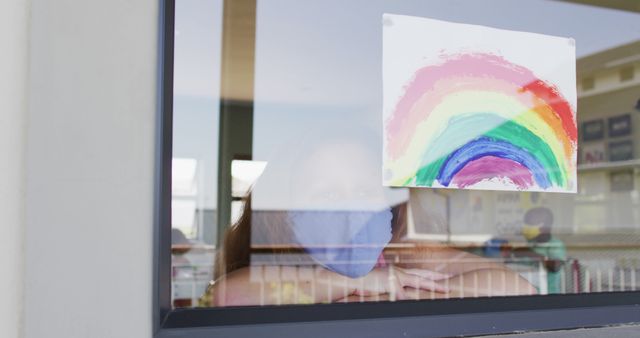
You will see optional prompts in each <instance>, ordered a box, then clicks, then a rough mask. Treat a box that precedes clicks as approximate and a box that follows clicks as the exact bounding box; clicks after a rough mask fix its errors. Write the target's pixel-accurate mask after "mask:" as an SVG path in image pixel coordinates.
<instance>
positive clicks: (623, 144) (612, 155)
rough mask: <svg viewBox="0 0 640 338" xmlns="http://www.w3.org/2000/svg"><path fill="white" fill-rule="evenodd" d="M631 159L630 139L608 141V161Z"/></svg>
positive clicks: (631, 146)
mask: <svg viewBox="0 0 640 338" xmlns="http://www.w3.org/2000/svg"><path fill="white" fill-rule="evenodd" d="M632 159H633V142H631V140H627V141H619V142H611V143H609V161H611V162H615V161H628V160H632Z"/></svg>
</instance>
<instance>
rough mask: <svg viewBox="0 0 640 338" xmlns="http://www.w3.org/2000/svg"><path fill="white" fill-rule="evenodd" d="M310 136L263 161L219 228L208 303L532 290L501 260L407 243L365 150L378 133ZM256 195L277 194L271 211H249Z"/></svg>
mask: <svg viewBox="0 0 640 338" xmlns="http://www.w3.org/2000/svg"><path fill="white" fill-rule="evenodd" d="M333 129H335V128H333ZM334 132H335V131H334ZM318 139H319V140H320V142H316V143H315V144H306V143H305V142H301V143H303V144H301V145H300V146H299V149H298V151H297V152H296V151H289V152H288V154H289V155H290V154H293V155H292V156H293V157H294V159H293V160H292V161H289V162H287V161H285V160H274V161H270V164H269V165H268V166H267V169H266V170H265V173H264V174H263V175H262V176H261V178H260V180H261V181H259V182H258V183H257V184H256V186H255V187H254V190H253V192H252V196H251V197H249V198H247V201H246V203H245V209H244V212H243V214H242V216H241V218H240V220H239V221H238V222H237V223H236V224H235V225H234V226H232V227H231V228H230V229H229V230H228V231H227V233H226V236H225V238H224V243H223V250H222V252H221V254H219V255H218V256H217V259H218V261H217V263H216V269H217V271H216V272H215V276H216V278H217V279H216V280H215V282H212V283H211V285H210V287H209V289H208V292H207V294H206V295H205V297H204V298H205V299H206V300H207V301H208V304H209V305H215V306H228V305H259V304H262V305H267V304H291V303H330V302H337V301H345V302H352V301H369V300H372V301H376V300H402V299H423V298H448V297H466V296H488V295H516V294H532V293H535V292H536V291H535V289H534V288H533V287H531V285H530V284H529V283H528V282H527V281H526V280H524V279H522V278H521V277H520V276H519V275H517V274H516V273H514V272H512V271H510V270H509V269H507V268H506V267H505V266H503V265H501V264H496V263H494V262H491V261H489V260H487V259H483V258H481V257H479V256H475V255H472V254H470V253H467V252H464V251H461V250H456V249H453V248H449V247H446V246H444V245H432V246H427V245H425V244H424V243H412V242H409V241H407V240H406V236H405V234H406V227H407V222H406V214H407V205H406V202H397V201H396V202H395V203H396V204H393V203H394V202H390V201H391V200H392V199H390V198H389V196H388V195H387V192H388V188H384V187H383V186H382V184H381V183H380V182H381V181H382V177H381V173H380V171H379V170H377V168H378V165H379V159H378V158H377V156H376V155H375V154H374V153H373V152H372V151H371V149H372V148H375V149H378V148H379V147H378V146H375V147H372V146H371V145H372V144H375V143H374V142H375V140H376V139H378V138H374V141H371V140H370V139H369V140H368V139H367V136H362V137H360V136H357V135H354V132H353V130H347V131H345V132H344V133H342V134H331V135H328V134H326V133H323V134H322V135H321V137H319V138H318ZM318 143H319V144H318ZM274 165H275V166H276V167H273V166H274ZM278 165H280V167H277V166H278ZM270 166H271V168H269V167H270ZM269 175H272V176H269ZM261 182H262V184H266V185H263V186H262V187H261V186H260V185H261ZM271 182H276V183H277V185H273V186H269V184H270V183H271ZM385 189H387V190H385ZM260 198H262V200H261V201H262V202H261V203H263V202H265V201H267V202H268V203H267V204H270V205H274V200H277V199H278V198H281V199H284V202H282V207H280V206H279V207H278V208H272V209H274V210H272V211H264V209H265V207H264V205H261V206H260V207H259V208H257V209H258V210H252V208H251V204H252V200H254V201H253V202H256V201H258V200H260ZM398 203H399V204H398ZM263 204H264V203H263ZM261 245H262V246H261ZM256 250H263V251H262V253H263V256H261V257H263V259H264V257H265V256H266V257H268V258H266V259H267V261H266V262H265V261H262V262H258V261H256V259H259V257H258V256H259V255H256V253H257V251H256ZM387 257H388V258H387ZM269 259H271V261H268V260H269ZM287 260H294V261H293V262H292V261H287ZM295 260H299V261H295ZM490 281H493V282H490Z"/></svg>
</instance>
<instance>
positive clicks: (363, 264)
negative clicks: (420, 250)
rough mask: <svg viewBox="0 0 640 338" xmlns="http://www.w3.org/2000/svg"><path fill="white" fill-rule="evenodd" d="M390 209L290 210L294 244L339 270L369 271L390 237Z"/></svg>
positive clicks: (353, 275)
mask: <svg viewBox="0 0 640 338" xmlns="http://www.w3.org/2000/svg"><path fill="white" fill-rule="evenodd" d="M391 218H392V214H391V209H388V208H387V209H385V210H383V211H304V210H301V211H290V212H289V222H290V224H291V228H292V230H293V234H294V236H295V239H296V241H297V242H298V244H300V245H302V246H303V247H304V248H305V250H306V251H307V253H309V255H310V256H311V258H313V260H314V261H315V262H316V263H318V264H320V265H322V266H324V267H326V268H327V269H329V270H331V271H334V272H337V273H339V274H342V275H345V276H348V277H351V278H357V277H362V276H364V275H366V274H367V273H369V272H370V271H371V270H372V269H373V267H374V266H375V265H376V263H377V261H378V257H379V256H380V253H381V252H382V249H384V247H385V245H387V243H389V241H390V240H391Z"/></svg>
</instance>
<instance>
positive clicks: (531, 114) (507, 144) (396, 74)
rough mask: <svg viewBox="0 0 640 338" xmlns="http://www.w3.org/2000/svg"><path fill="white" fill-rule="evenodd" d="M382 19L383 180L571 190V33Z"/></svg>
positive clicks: (412, 184) (415, 184) (388, 182)
mask: <svg viewBox="0 0 640 338" xmlns="http://www.w3.org/2000/svg"><path fill="white" fill-rule="evenodd" d="M383 25H384V28H383V31H384V48H383V49H384V52H383V53H384V55H383V77H384V102H385V103H384V109H383V111H384V113H383V124H384V142H383V144H384V149H383V153H384V163H383V184H384V185H387V186H395V187H431V188H458V189H486V190H515V191H554V192H575V191H576V189H577V183H576V176H577V175H576V161H577V126H576V110H575V107H576V94H575V43H574V42H573V40H571V39H566V38H559V37H552V36H546V35H540V34H532V33H524V32H514V31H506V30H499V29H494V28H489V27H483V26H473V25H466V24H457V23H450V22H443V21H438V20H431V19H424V18H415V17H406V16H397V15H389V14H387V15H385V17H384V19H383ZM438 31H441V32H447V34H445V35H444V36H437V34H435V35H436V36H434V34H432V33H433V32H438ZM416 36H421V37H425V38H423V39H418V40H413V41H420V42H421V43H423V44H426V45H427V46H419V45H417V44H416V43H407V39H409V40H411V39H412V38H415V37H416ZM532 53H538V55H535V56H533V57H532V56H531V55H525V54H532ZM547 53H555V54H554V55H553V56H552V57H549V56H547V55H543V54H547ZM543 75H544V76H543ZM387 81H389V82H390V83H387Z"/></svg>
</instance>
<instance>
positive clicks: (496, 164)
mask: <svg viewBox="0 0 640 338" xmlns="http://www.w3.org/2000/svg"><path fill="white" fill-rule="evenodd" d="M496 177H499V178H508V179H510V180H511V181H512V182H513V183H514V184H515V185H517V186H518V187H519V188H520V189H526V188H529V187H531V186H532V185H533V177H532V174H531V172H530V171H529V170H528V169H527V168H526V167H524V166H522V165H521V164H520V163H518V162H515V161H512V160H508V159H503V158H499V157H495V156H486V157H482V158H480V159H477V160H475V161H472V162H469V164H467V165H466V166H465V167H464V168H462V170H460V171H459V172H458V173H457V174H456V176H455V177H454V178H453V180H452V181H451V182H452V183H453V185H454V186H457V187H458V188H465V187H468V186H471V185H474V184H476V183H479V182H482V181H483V180H488V179H491V178H496Z"/></svg>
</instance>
